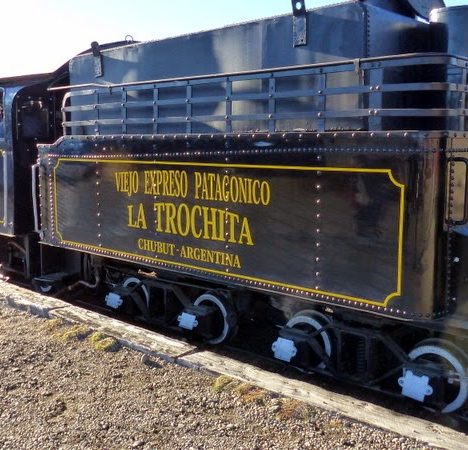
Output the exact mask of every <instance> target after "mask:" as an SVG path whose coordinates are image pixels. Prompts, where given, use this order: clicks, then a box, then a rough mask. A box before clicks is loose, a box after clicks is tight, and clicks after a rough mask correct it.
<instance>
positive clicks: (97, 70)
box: [91, 41, 102, 78]
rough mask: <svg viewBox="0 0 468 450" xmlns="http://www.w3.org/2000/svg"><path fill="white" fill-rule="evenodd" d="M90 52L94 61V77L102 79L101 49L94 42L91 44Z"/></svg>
mask: <svg viewBox="0 0 468 450" xmlns="http://www.w3.org/2000/svg"><path fill="white" fill-rule="evenodd" d="M91 50H92V51H93V59H94V76H95V77H96V78H99V77H102V55H101V48H100V47H99V44H98V43H97V42H96V41H93V42H91Z"/></svg>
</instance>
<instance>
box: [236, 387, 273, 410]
mask: <svg viewBox="0 0 468 450" xmlns="http://www.w3.org/2000/svg"><path fill="white" fill-rule="evenodd" d="M234 393H235V394H237V395H238V396H239V398H240V400H241V402H242V403H256V404H261V405H263V404H265V402H266V400H267V398H268V392H267V391H265V390H264V389H260V388H259V387H256V386H253V385H251V384H249V383H240V384H239V385H238V386H236V387H235V388H234Z"/></svg>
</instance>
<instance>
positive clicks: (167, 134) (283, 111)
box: [0, 0, 468, 412]
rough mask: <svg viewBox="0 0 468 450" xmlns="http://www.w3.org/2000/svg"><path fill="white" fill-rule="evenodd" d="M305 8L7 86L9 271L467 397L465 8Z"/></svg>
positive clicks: (355, 376)
mask: <svg viewBox="0 0 468 450" xmlns="http://www.w3.org/2000/svg"><path fill="white" fill-rule="evenodd" d="M292 6H293V14H291V15H284V16H278V17H273V18H270V19H265V20H260V21H256V22H250V23H244V24H239V25H235V26H231V27H227V28H223V29H218V30H213V31H207V32H202V33H196V34H191V35H187V36H180V37H176V38H171V39H164V40H160V41H152V42H143V43H135V42H130V43H120V44H115V45H109V46H106V47H103V46H99V45H98V44H97V43H93V45H92V48H91V50H90V51H88V52H84V53H83V54H80V55H78V56H76V57H74V58H73V59H71V60H70V62H69V64H68V65H65V66H63V67H61V68H60V69H59V70H57V71H56V72H55V73H52V74H46V75H38V76H27V77H16V78H9V79H3V80H0V86H1V90H0V95H1V103H2V107H3V111H4V118H3V121H2V122H3V125H4V136H3V137H0V146H1V150H2V152H1V155H2V161H3V177H0V180H1V181H0V184H1V190H2V193H3V197H2V198H3V202H0V210H1V211H0V216H1V217H2V220H1V221H0V234H1V256H2V261H3V271H4V272H5V273H6V274H8V275H9V276H17V277H22V278H24V279H26V280H30V281H32V282H33V284H34V285H35V287H36V288H37V289H38V290H40V291H42V292H46V293H47V292H49V293H53V292H55V293H56V294H57V293H61V292H64V291H72V290H74V289H77V288H79V287H86V288H87V289H90V290H92V291H93V292H95V293H96V295H100V296H101V298H102V301H103V302H104V304H105V305H106V306H107V307H108V308H109V309H111V310H115V311H117V312H124V313H126V314H131V315H133V316H135V317H139V318H142V319H143V320H145V321H147V322H148V323H152V324H162V325H165V326H169V327H174V328H179V329H182V330H185V331H187V332H193V333H194V334H197V335H199V336H201V337H202V338H204V339H205V340H206V341H208V342H210V343H212V344H221V343H223V342H226V341H227V340H228V339H230V338H232V337H233V336H234V334H235V333H236V331H237V329H238V327H239V326H240V325H242V323H244V322H245V321H249V320H255V319H265V320H270V321H271V322H272V323H274V324H275V325H277V326H278V329H279V332H278V336H277V337H276V338H275V339H274V340H273V341H272V342H271V343H270V344H271V351H272V354H273V355H274V356H275V357H276V358H277V359H280V360H282V361H285V362H288V363H291V364H293V365H295V366H299V367H301V368H303V369H306V370H312V371H316V372H320V373H325V374H329V375H332V376H334V377H337V378H343V379H346V380H349V381H355V382H358V383H361V384H364V385H366V386H369V387H371V388H374V389H380V390H384V391H388V392H393V393H395V392H396V393H401V394H402V395H403V396H406V397H409V398H412V399H415V400H418V401H420V402H424V403H426V404H429V405H431V406H433V407H436V408H439V409H440V410H442V411H444V412H452V411H455V410H459V409H461V410H463V409H466V403H467V402H466V400H467V397H468V375H467V371H468V356H467V355H468V199H467V189H468V158H467V156H466V152H467V151H468V136H467V125H468V119H467V111H468V108H467V92H468V83H467V73H468V50H467V48H466V42H467V40H468V31H467V29H468V28H467V25H468V7H464V6H463V7H453V8H445V7H444V4H443V2H442V0H407V1H405V0H363V1H350V2H344V3H340V4H335V5H332V6H327V7H322V8H316V9H311V10H306V7H305V4H304V1H293V2H292ZM36 148H38V150H36ZM31 167H32V169H31ZM31 171H32V177H31ZM31 193H32V195H31Z"/></svg>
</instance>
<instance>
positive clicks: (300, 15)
mask: <svg viewBox="0 0 468 450" xmlns="http://www.w3.org/2000/svg"><path fill="white" fill-rule="evenodd" d="M291 3H292V9H293V45H294V47H300V46H302V45H307V11H306V6H305V0H292V1H291Z"/></svg>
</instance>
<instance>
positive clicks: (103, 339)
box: [88, 331, 120, 352]
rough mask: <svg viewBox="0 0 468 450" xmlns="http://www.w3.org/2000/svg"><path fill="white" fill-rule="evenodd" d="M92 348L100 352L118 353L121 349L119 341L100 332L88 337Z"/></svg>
mask: <svg viewBox="0 0 468 450" xmlns="http://www.w3.org/2000/svg"><path fill="white" fill-rule="evenodd" d="M88 340H89V342H90V343H91V347H92V348H93V349H94V350H97V351H100V352H116V351H117V350H118V349H119V348H120V344H119V341H118V340H117V339H115V338H113V337H110V336H107V335H105V334H104V333H102V332H100V331H95V332H94V333H92V334H91V335H90V336H89V337H88Z"/></svg>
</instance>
